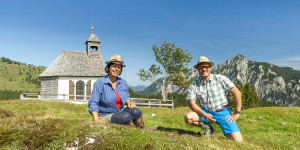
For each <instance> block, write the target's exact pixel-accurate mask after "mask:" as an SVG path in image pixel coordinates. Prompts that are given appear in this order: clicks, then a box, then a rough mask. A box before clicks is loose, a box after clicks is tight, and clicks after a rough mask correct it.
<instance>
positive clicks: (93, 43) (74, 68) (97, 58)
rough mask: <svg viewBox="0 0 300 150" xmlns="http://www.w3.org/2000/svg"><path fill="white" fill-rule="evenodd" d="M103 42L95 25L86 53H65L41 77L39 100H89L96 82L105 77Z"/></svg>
mask: <svg viewBox="0 0 300 150" xmlns="http://www.w3.org/2000/svg"><path fill="white" fill-rule="evenodd" d="M100 43H101V42H100V40H99V39H98V37H97V36H96V34H95V33H94V27H93V26H92V33H91V35H90V37H89V38H88V40H87V41H86V42H85V44H86V51H72V50H63V51H62V53H61V54H60V55H59V56H58V57H57V58H56V59H55V60H54V61H53V62H52V64H51V65H50V66H49V67H48V68H47V69H46V70H45V71H44V72H43V73H42V74H40V76H39V78H40V79H41V90H40V98H41V99H70V100H84V99H85V100H88V99H89V96H90V94H91V91H92V89H93V84H94V82H96V80H97V79H98V78H100V77H102V76H105V75H106V73H105V70H104V62H103V58H102V53H101V52H100Z"/></svg>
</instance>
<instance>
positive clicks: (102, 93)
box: [89, 55, 144, 128]
mask: <svg viewBox="0 0 300 150" xmlns="http://www.w3.org/2000/svg"><path fill="white" fill-rule="evenodd" d="M123 67H125V65H123V61H122V59H121V56H119V55H113V56H112V57H111V58H110V60H109V61H108V62H106V67H105V72H106V73H108V74H107V75H106V76H104V77H101V78H99V79H98V80H97V81H96V82H95V84H94V87H93V91H92V93H91V96H90V99H89V112H90V113H91V115H92V116H93V119H94V121H95V122H97V123H102V122H105V121H107V122H109V123H116V124H123V125H130V124H131V121H132V122H133V124H134V125H135V126H137V127H141V128H143V127H144V123H143V115H142V112H141V111H140V110H139V109H138V108H136V105H135V104H134V103H132V102H131V100H130V96H129V93H128V86H127V83H126V81H125V80H124V79H122V78H120V77H118V76H119V75H120V74H121V73H122V69H123ZM124 105H126V106H127V107H126V108H124V109H123V107H124Z"/></svg>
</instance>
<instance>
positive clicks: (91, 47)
mask: <svg viewBox="0 0 300 150" xmlns="http://www.w3.org/2000/svg"><path fill="white" fill-rule="evenodd" d="M100 43H101V42H100V40H99V39H98V37H97V36H96V34H95V33H94V26H93V25H92V33H91V35H90V37H89V39H88V40H87V41H86V42H85V45H86V52H87V55H88V56H89V57H100V55H101V52H100Z"/></svg>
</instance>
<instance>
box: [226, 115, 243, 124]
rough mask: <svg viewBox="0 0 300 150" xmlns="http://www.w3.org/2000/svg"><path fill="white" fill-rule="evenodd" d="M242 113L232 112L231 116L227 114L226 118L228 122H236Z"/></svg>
mask: <svg viewBox="0 0 300 150" xmlns="http://www.w3.org/2000/svg"><path fill="white" fill-rule="evenodd" d="M239 116H240V114H232V115H231V116H227V117H225V118H228V119H227V120H226V122H228V121H229V123H234V122H235V121H236V120H237V119H238V118H239Z"/></svg>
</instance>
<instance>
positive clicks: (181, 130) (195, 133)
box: [157, 127, 201, 136]
mask: <svg viewBox="0 0 300 150" xmlns="http://www.w3.org/2000/svg"><path fill="white" fill-rule="evenodd" d="M157 130H158V131H165V132H176V133H178V134H189V135H193V136H201V133H200V132H194V131H188V130H183V129H175V128H166V127H157Z"/></svg>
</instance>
